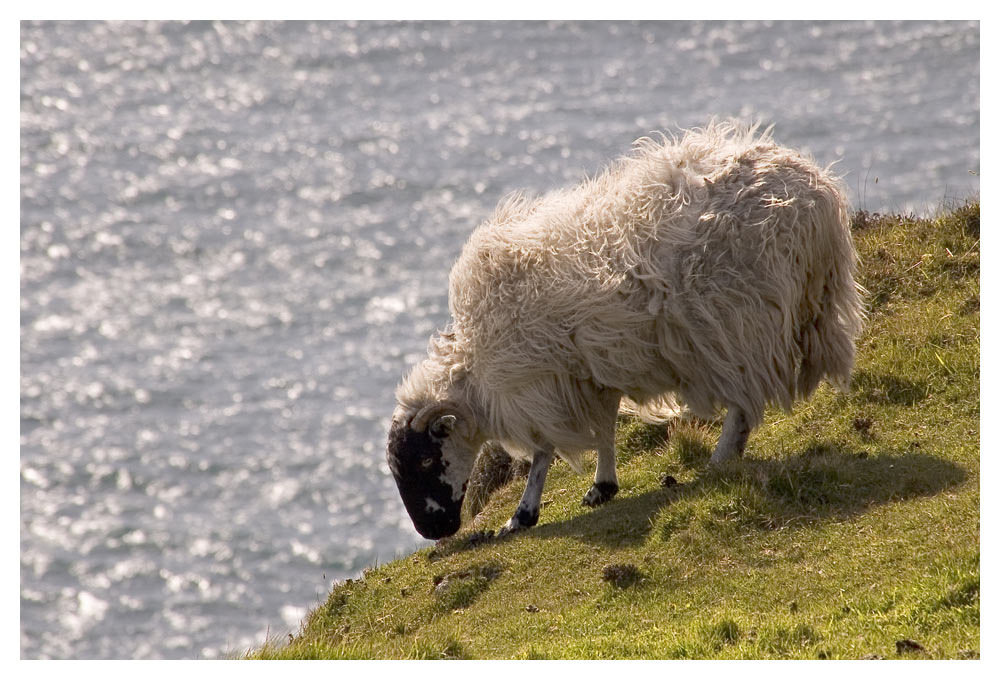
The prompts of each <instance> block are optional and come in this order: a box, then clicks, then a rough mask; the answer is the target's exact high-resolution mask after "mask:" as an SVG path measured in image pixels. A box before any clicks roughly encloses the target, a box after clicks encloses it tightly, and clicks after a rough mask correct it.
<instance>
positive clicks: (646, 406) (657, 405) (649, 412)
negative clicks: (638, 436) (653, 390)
mask: <svg viewBox="0 0 1000 680" xmlns="http://www.w3.org/2000/svg"><path fill="white" fill-rule="evenodd" d="M618 412H619V413H624V414H625V415H630V416H636V417H638V418H640V419H642V420H644V421H645V422H647V423H665V422H667V421H670V420H674V419H675V418H678V417H680V416H682V415H684V413H685V412H686V409H685V408H684V407H683V406H681V405H680V404H679V403H678V402H677V400H676V399H675V398H674V397H673V395H670V394H665V395H661V396H659V397H656V398H655V399H652V400H650V401H645V402H643V403H641V404H640V403H637V402H635V401H632V400H631V399H629V398H628V397H622V400H621V404H619V406H618Z"/></svg>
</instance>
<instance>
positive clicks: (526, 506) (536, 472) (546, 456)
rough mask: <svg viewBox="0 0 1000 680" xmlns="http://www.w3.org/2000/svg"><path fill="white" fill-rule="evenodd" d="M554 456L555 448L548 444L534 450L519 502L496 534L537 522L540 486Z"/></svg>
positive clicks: (540, 498)
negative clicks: (512, 513) (526, 481)
mask: <svg viewBox="0 0 1000 680" xmlns="http://www.w3.org/2000/svg"><path fill="white" fill-rule="evenodd" d="M554 457H555V450H554V449H553V448H552V447H551V446H549V447H547V448H545V449H539V450H538V451H536V452H535V457H534V458H532V459H531V469H530V470H528V483H527V484H525V485H524V493H523V494H522V495H521V502H520V503H518V504H517V510H515V511H514V516H513V517H511V518H510V519H509V520H507V523H506V524H504V525H503V528H502V529H500V531H499V532H498V533H497V536H506V535H507V534H511V533H514V532H515V531H517V530H519V529H527V528H528V527H533V526H535V525H536V524H538V513H539V511H540V509H541V503H542V488H543V487H544V486H545V475H547V474H548V472H549V466H550V465H551V464H552V459H553V458H554Z"/></svg>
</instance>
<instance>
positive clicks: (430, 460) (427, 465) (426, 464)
mask: <svg viewBox="0 0 1000 680" xmlns="http://www.w3.org/2000/svg"><path fill="white" fill-rule="evenodd" d="M431 465H434V459H433V458H424V459H423V460H422V461H420V467H422V468H423V469H425V470H428V469H430V467H431Z"/></svg>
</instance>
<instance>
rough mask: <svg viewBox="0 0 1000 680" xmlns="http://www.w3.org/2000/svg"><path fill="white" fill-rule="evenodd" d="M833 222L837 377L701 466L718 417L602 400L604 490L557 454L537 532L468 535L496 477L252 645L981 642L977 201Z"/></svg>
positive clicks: (592, 653) (945, 654)
mask: <svg viewBox="0 0 1000 680" xmlns="http://www.w3.org/2000/svg"><path fill="white" fill-rule="evenodd" d="M854 234H855V240H856V243H857V246H858V250H859V252H860V255H861V271H860V280H861V283H862V285H864V286H865V288H867V289H868V291H870V294H869V297H868V306H869V318H868V322H867V324H866V330H865V333H864V335H863V337H862V338H861V339H860V341H859V345H858V348H859V357H858V362H857V368H856V372H855V375H854V378H853V381H852V385H851V390H850V392H849V393H848V394H840V393H837V392H834V391H833V390H831V389H830V388H828V387H827V386H825V385H824V386H822V387H821V388H820V389H819V390H818V391H817V393H816V394H815V395H814V396H813V397H812V398H811V399H809V400H808V401H805V402H802V403H800V404H798V405H797V407H796V408H795V410H794V411H793V412H792V413H785V412H783V411H780V410H775V409H772V410H769V411H768V412H767V415H766V418H765V422H764V424H763V426H761V427H760V428H759V429H757V430H756V431H755V432H754V433H753V434H752V435H751V438H750V442H749V446H748V450H747V455H746V456H745V458H743V459H742V460H738V461H734V462H732V463H730V464H727V465H726V466H724V467H723V468H721V469H710V468H709V467H708V466H707V462H708V457H709V455H710V453H711V450H712V447H713V445H714V442H715V439H716V437H717V436H718V433H719V426H718V424H717V423H682V424H678V425H676V426H671V427H670V428H669V429H668V428H665V427H662V426H651V425H645V424H642V423H639V422H637V421H633V420H627V419H623V420H622V422H621V423H620V427H619V432H618V444H619V446H620V449H621V452H620V456H619V460H620V467H619V483H620V486H621V490H620V492H619V495H618V496H617V497H616V499H615V500H614V501H612V502H611V503H609V504H607V505H605V506H602V507H600V508H597V509H595V510H590V509H586V508H583V507H581V506H580V499H581V498H582V496H583V494H584V493H585V492H586V491H587V489H588V487H589V485H590V479H589V478H588V477H585V476H576V475H574V474H572V472H571V471H570V470H569V469H568V467H567V466H566V465H565V464H562V463H556V464H555V465H554V466H553V468H552V470H551V472H550V473H549V481H548V483H547V485H546V490H545V492H544V494H543V496H542V499H543V507H542V515H541V519H540V523H539V525H538V526H536V527H535V528H533V529H531V530H529V531H526V532H523V533H520V534H516V535H514V536H512V537H508V538H505V539H502V540H488V541H485V542H482V541H470V540H469V539H470V537H472V536H473V535H474V534H473V533H472V532H474V531H476V530H481V529H486V528H491V529H496V528H498V527H499V526H500V525H501V524H503V522H504V521H505V520H506V519H507V518H508V517H509V516H510V514H511V512H512V511H513V509H514V507H515V505H516V503H517V499H518V497H519V495H520V492H521V488H522V486H523V482H520V481H515V482H513V483H511V484H509V485H507V486H505V487H503V488H501V489H499V490H498V491H496V492H495V493H494V494H493V496H492V497H491V498H490V500H489V502H488V503H487V504H486V507H485V509H484V510H483V512H482V513H481V514H480V515H479V516H478V517H476V518H475V519H474V520H472V521H471V522H468V523H467V525H466V526H465V527H463V530H462V531H461V532H460V533H459V534H458V535H457V536H456V537H454V538H452V539H449V540H446V541H444V542H440V543H439V544H437V545H436V546H434V547H433V548H428V549H424V550H421V551H419V552H417V553H416V554H414V555H412V556H409V557H406V558H403V559H400V560H397V561H395V562H392V563H389V564H384V565H380V566H378V567H377V568H373V569H370V570H368V571H366V572H365V574H364V575H363V577H362V578H361V579H359V580H355V581H348V582H346V583H342V584H339V585H337V586H336V587H335V588H334V589H333V591H332V592H331V593H330V596H329V599H328V600H327V601H326V603H325V604H323V605H321V606H319V607H317V608H316V609H315V610H314V611H312V612H311V613H310V614H309V616H308V617H307V619H306V621H305V622H304V623H303V626H302V628H301V630H300V631H299V632H298V634H297V635H296V636H293V637H292V638H291V639H290V640H286V641H273V642H270V643H268V644H266V645H265V646H264V647H262V648H261V649H258V650H254V651H252V652H251V653H250V654H249V656H250V657H251V658H338V659H339V658H411V659H413V658H420V659H428V658H434V659H442V658H444V659H447V658H504V659H507V658H514V659H548V658H587V659H596V658H618V659H620V658H653V659H677V658H680V659H682V658H697V659H704V658H721V659H748V658H753V659H758V658H776V659H785V658H803V659H817V658H820V659H859V658H876V657H877V658H952V659H955V658H978V657H979V649H980V641H979V240H978V239H979V203H978V201H974V202H969V203H967V204H963V205H960V206H955V207H953V208H952V209H951V210H948V211H946V212H945V213H943V214H942V216H941V217H939V218H936V219H916V218H908V217H900V216H881V215H869V214H865V213H861V214H859V215H857V216H856V218H855V226H854ZM592 462H593V461H591V463H592ZM668 475H669V476H671V477H673V478H674V480H675V481H676V483H671V484H669V485H666V486H665V485H664V484H662V483H661V480H662V479H664V478H665V477H666V476H668ZM908 641H909V642H908ZM914 643H915V644H914Z"/></svg>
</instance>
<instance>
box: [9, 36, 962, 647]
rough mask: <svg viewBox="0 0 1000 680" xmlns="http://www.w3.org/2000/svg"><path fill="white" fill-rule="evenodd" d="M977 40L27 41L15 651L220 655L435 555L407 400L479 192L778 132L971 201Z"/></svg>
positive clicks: (932, 206)
mask: <svg viewBox="0 0 1000 680" xmlns="http://www.w3.org/2000/svg"><path fill="white" fill-rule="evenodd" d="M979 46H980V45H979V25H978V23H975V22H973V23H941V22H937V23H935V22H931V23H925V22H906V23H607V22H597V23H552V24H550V23H457V24H452V23H353V22H347V23H299V22H296V23H24V24H22V25H21V44H20V55H21V126H20V150H21V153H20V165H21V232H20V234H21V236H20V267H21V295H20V300H21V338H20V340H21V342H20V361H21V366H20V368H21V372H20V376H21V377H20V396H21V399H20V412H21V430H20V460H21V468H20V469H21V482H20V490H21V495H20V511H21V522H20V527H21V531H20V541H21V569H20V571H21V590H20V592H21V612H20V613H21V654H22V656H23V657H26V658H53V657H54V658H162V657H166V658H176V657H187V658H191V657H194V658H212V657H218V656H225V655H227V654H229V655H231V654H238V653H240V652H241V651H242V650H244V649H245V648H247V647H249V646H253V645H257V644H260V643H261V642H262V641H263V639H264V636H265V634H266V633H269V634H270V635H272V636H280V635H282V634H283V633H285V632H287V631H290V630H295V629H296V628H297V626H298V623H299V621H300V620H301V618H302V616H303V615H304V614H305V612H306V611H307V610H308V609H309V608H311V607H313V606H315V605H316V604H318V603H319V602H321V601H322V600H323V599H324V598H325V595H326V593H327V592H328V590H329V588H330V586H331V583H332V582H333V581H334V580H335V579H343V578H348V577H352V576H356V575H357V574H358V573H359V572H360V570H361V569H362V568H364V567H365V566H367V565H370V564H373V563H375V562H385V561H388V560H391V559H393V558H394V557H395V556H398V555H401V554H404V553H406V552H408V551H410V550H412V549H413V548H415V547H417V546H420V545H423V544H424V542H423V541H422V540H421V539H420V538H419V536H418V535H417V534H416V533H415V532H414V530H413V528H412V525H411V524H410V522H409V519H408V518H407V517H406V514H405V510H404V509H403V507H402V504H401V502H400V501H399V498H398V496H397V493H396V490H395V488H394V485H393V483H392V480H391V477H390V476H389V475H388V472H387V470H386V467H385V464H384V457H383V456H384V454H383V450H384V441H385V433H386V430H387V427H388V419H389V416H390V414H391V411H392V408H393V388H394V387H395V385H396V383H397V382H398V380H399V378H400V376H401V375H402V374H403V373H404V371H405V370H406V369H407V367H408V366H409V365H411V364H412V363H414V362H415V361H417V360H418V359H419V358H420V357H421V355H422V354H423V351H424V349H425V347H426V343H427V339H428V337H429V336H430V334H431V333H432V332H433V331H434V329H436V328H439V327H441V326H443V325H444V324H445V322H446V321H447V275H448V270H449V268H450V265H451V263H452V261H453V260H454V258H455V257H457V255H458V253H459V250H460V248H461V246H462V244H463V242H464V241H465V238H466V236H467V235H468V234H469V232H470V231H471V230H472V229H473V228H474V227H475V226H476V225H477V224H478V222H479V221H480V220H482V219H483V218H484V217H486V216H488V214H489V213H490V211H491V209H492V207H493V206H494V205H495V204H496V202H497V201H498V199H500V198H501V197H503V196H504V195H505V194H507V193H509V192H511V191H512V190H515V189H518V188H528V189H531V190H533V191H536V192H542V191H545V190H548V189H552V188H556V187H560V186H565V185H568V184H571V183H575V182H577V181H579V180H580V179H582V178H583V177H584V176H585V175H593V174H594V173H596V172H597V171H599V170H600V169H601V168H602V167H603V165H604V164H605V163H606V162H607V161H608V160H609V159H611V158H613V157H615V156H618V155H620V154H622V153H624V152H626V151H627V150H628V148H629V145H630V143H631V142H632V141H633V140H634V139H635V138H637V137H639V136H642V135H644V134H646V133H649V132H651V131H653V130H658V129H668V130H676V129H677V128H678V127H691V126H697V125H700V124H703V123H705V122H706V121H708V120H709V119H710V118H711V117H713V116H720V117H729V116H737V117H742V118H745V119H749V118H756V119H760V120H763V121H765V122H766V123H775V124H776V130H775V135H776V137H777V139H778V140H779V141H781V142H783V143H786V144H789V145H793V146H797V147H801V148H804V149H806V150H807V151H809V152H810V153H812V154H813V155H814V156H815V157H816V158H817V160H819V161H820V162H821V163H823V164H826V163H830V162H832V161H835V160H838V159H840V160H839V163H838V165H837V166H836V167H837V168H838V170H839V172H841V173H842V174H844V175H845V178H846V183H847V185H848V186H849V188H850V190H851V198H852V202H853V204H854V206H855V207H856V208H865V209H868V210H872V211H874V210H881V211H889V210H891V211H913V212H917V213H922V214H928V213H932V212H933V211H934V210H936V209H938V208H939V207H940V206H941V204H942V203H943V202H947V201H948V200H952V199H956V198H957V199H961V198H964V197H966V196H968V195H969V194H970V193H973V192H975V191H978V188H979V176H978V172H979V68H980V67H979Z"/></svg>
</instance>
